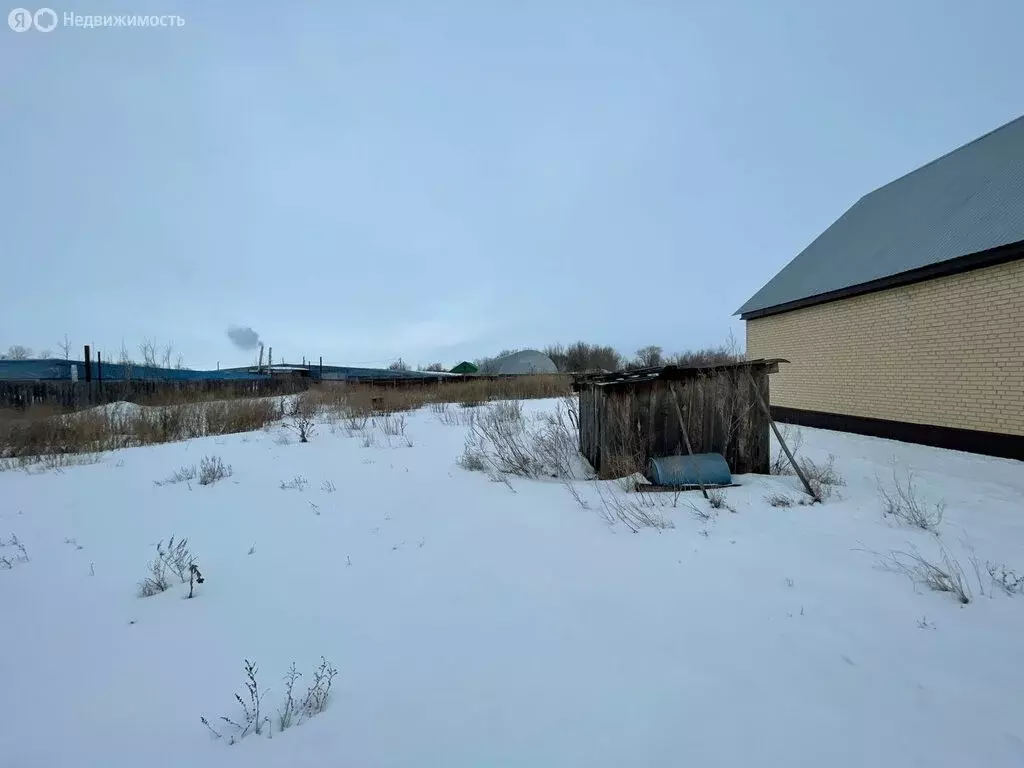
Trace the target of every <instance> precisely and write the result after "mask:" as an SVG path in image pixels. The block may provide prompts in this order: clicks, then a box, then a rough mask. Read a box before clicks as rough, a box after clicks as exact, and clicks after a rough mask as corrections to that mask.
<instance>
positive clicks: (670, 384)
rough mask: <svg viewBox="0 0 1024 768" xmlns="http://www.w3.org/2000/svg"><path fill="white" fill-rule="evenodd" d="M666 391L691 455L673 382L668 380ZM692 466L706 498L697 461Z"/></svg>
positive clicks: (691, 448) (706, 492) (688, 439)
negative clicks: (668, 393)
mask: <svg viewBox="0 0 1024 768" xmlns="http://www.w3.org/2000/svg"><path fill="white" fill-rule="evenodd" d="M668 391H669V392H671V393H672V405H674V406H675V408H676V418H677V419H679V429H680V430H681V431H682V433H683V442H684V443H686V452H687V453H689V454H690V456H691V457H692V456H693V446H692V445H691V444H690V435H689V433H688V432H687V431H686V422H685V421H684V420H683V409H682V408H680V407H679V396H678V395H677V394H676V387H675V384H674V383H673V382H671V381H670V382H668ZM693 468H694V470H696V472H697V485H699V486H700V492H701V493H703V494H704V498H705V499H706V498H708V489H707V488H705V487H704V483H703V482H702V481H701V479H700V468H699V467H698V466H697V462H694V463H693Z"/></svg>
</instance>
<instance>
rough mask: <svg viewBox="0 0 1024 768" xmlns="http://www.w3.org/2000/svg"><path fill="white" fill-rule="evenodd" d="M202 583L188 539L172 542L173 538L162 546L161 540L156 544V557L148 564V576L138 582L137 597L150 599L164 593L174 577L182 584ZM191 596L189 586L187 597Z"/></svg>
mask: <svg viewBox="0 0 1024 768" xmlns="http://www.w3.org/2000/svg"><path fill="white" fill-rule="evenodd" d="M197 574H198V579H199V580H198V583H200V584H201V583H202V582H203V578H202V575H201V574H199V570H198V566H197V565H196V558H195V555H194V554H193V553H192V551H191V550H190V549H189V546H188V539H180V540H178V541H175V540H174V536H171V538H170V539H169V540H168V542H167V545H166V546H164V543H163V540H161V541H159V542H157V545H156V557H155V558H153V560H152V561H150V563H149V575H147V576H146V578H144V579H143V580H142V581H140V582H139V596H140V597H151V596H153V595H156V594H159V593H160V592H166V591H167V590H168V589H170V588H171V577H174V576H176V577H177V578H178V581H179V582H181V583H182V584H187V583H189V582H190V581H195V580H196V576H197ZM191 596H192V588H191V585H190V587H189V597H191Z"/></svg>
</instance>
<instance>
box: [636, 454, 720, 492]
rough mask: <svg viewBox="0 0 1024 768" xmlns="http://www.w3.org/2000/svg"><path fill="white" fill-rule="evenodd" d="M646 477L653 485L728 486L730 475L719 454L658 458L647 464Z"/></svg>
mask: <svg viewBox="0 0 1024 768" xmlns="http://www.w3.org/2000/svg"><path fill="white" fill-rule="evenodd" d="M647 477H649V478H650V480H651V482H652V483H654V484H655V485H700V484H701V483H703V484H704V485H728V484H729V483H731V482H732V473H731V472H729V465H728V464H726V462H725V457H724V456H722V454H720V453H695V454H693V456H660V457H658V458H656V459H651V460H650V461H649V462H648V463H647Z"/></svg>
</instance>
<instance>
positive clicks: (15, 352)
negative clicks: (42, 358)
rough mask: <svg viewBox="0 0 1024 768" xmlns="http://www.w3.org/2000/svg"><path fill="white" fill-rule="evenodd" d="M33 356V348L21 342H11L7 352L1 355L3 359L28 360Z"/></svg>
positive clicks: (0, 357)
mask: <svg viewBox="0 0 1024 768" xmlns="http://www.w3.org/2000/svg"><path fill="white" fill-rule="evenodd" d="M31 357H32V350H31V349H30V348H29V347H25V346H22V345H21V344H11V346H9V347H8V348H7V353H6V354H4V355H0V359H3V360H28V359H30V358H31Z"/></svg>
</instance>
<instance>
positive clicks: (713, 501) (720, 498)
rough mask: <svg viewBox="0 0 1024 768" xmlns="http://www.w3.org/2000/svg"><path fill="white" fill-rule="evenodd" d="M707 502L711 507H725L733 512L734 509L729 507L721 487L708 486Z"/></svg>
mask: <svg viewBox="0 0 1024 768" xmlns="http://www.w3.org/2000/svg"><path fill="white" fill-rule="evenodd" d="M707 490H708V504H709V505H710V506H711V508H712V509H727V510H729V511H730V512H735V511H736V509H735V508H734V507H731V506H730V505H729V504H728V503H727V501H726V498H725V491H724V490H722V489H721V488H708V489H707Z"/></svg>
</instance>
